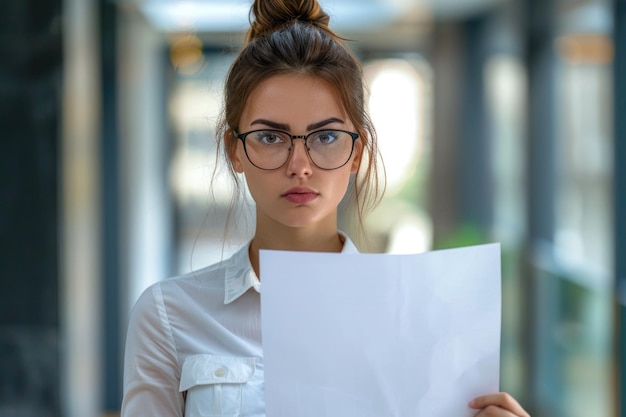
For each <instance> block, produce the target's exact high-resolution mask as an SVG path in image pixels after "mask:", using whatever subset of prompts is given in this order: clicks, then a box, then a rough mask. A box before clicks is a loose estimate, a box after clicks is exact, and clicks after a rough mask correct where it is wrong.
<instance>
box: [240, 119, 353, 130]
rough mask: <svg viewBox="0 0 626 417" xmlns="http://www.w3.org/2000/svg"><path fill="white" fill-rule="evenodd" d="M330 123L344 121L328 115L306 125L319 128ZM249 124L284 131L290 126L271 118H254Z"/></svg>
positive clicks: (308, 127)
mask: <svg viewBox="0 0 626 417" xmlns="http://www.w3.org/2000/svg"><path fill="white" fill-rule="evenodd" d="M331 123H342V124H343V123H345V122H344V121H343V120H341V119H339V118H337V117H330V118H328V119H325V120H322V121H320V122H316V123H312V124H310V125H308V126H307V127H306V129H307V130H309V131H310V130H315V129H319V128H320V127H324V126H326V125H329V124H331ZM250 125H251V126H252V125H265V126H269V127H271V128H272V129H279V130H285V131H289V128H290V126H289V125H288V124H285V123H277V122H273V121H271V120H267V119H256V120H254V121H253V122H252V123H250Z"/></svg>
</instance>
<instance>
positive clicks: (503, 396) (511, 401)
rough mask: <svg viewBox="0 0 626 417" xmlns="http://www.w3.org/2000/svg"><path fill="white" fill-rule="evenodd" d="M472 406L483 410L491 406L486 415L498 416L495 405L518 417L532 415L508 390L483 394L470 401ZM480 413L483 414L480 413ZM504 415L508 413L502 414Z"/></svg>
mask: <svg viewBox="0 0 626 417" xmlns="http://www.w3.org/2000/svg"><path fill="white" fill-rule="evenodd" d="M469 405H470V407H472V408H474V409H477V410H482V409H487V408H491V409H490V410H489V413H488V414H484V415H485V416H491V415H493V416H496V415H498V414H497V413H496V412H495V410H493V407H498V408H501V409H503V410H506V411H509V412H510V413H512V414H513V415H515V416H517V417H530V415H529V414H528V413H527V412H526V410H524V409H523V408H522V406H521V405H520V404H519V403H518V402H517V400H515V398H513V397H512V396H511V395H510V394H508V393H506V392H498V393H495V394H488V395H483V396H480V397H477V398H474V399H473V400H472V402H470V404H469ZM479 415H483V414H480V413H479ZM502 415H503V416H504V415H506V414H502Z"/></svg>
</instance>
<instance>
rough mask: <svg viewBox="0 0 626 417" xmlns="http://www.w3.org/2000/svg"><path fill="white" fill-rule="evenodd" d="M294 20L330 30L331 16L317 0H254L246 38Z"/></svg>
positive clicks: (252, 37) (248, 39)
mask: <svg viewBox="0 0 626 417" xmlns="http://www.w3.org/2000/svg"><path fill="white" fill-rule="evenodd" d="M294 20H299V21H302V22H309V23H311V24H314V25H316V26H319V27H320V28H322V29H324V30H327V31H330V29H329V28H328V22H329V20H330V17H329V16H328V14H326V12H325V11H324V10H323V9H322V7H321V6H320V4H319V3H318V1H317V0H254V3H253V4H252V7H251V8H250V29H249V30H248V35H247V37H246V39H247V41H248V42H249V41H250V40H252V39H254V38H255V37H257V36H259V35H261V34H263V33H266V32H271V31H272V30H275V29H277V28H279V27H281V26H284V25H285V24H286V23H288V22H291V21H294Z"/></svg>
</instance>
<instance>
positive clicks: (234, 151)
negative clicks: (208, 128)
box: [224, 130, 243, 173]
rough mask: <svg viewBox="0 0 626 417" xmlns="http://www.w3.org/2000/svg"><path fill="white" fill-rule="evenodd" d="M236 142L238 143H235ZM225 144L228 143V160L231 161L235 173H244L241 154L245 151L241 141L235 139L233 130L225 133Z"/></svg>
mask: <svg viewBox="0 0 626 417" xmlns="http://www.w3.org/2000/svg"><path fill="white" fill-rule="evenodd" d="M233 141H235V142H236V143H233ZM224 143H226V149H227V152H228V159H230V163H231V164H232V166H233V169H234V170H235V172H238V173H242V172H243V164H242V163H241V153H242V152H243V149H242V147H241V144H240V141H239V140H237V139H236V138H235V135H234V134H233V131H232V130H229V131H228V132H226V133H224Z"/></svg>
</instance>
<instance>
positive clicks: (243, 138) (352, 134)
mask: <svg viewBox="0 0 626 417" xmlns="http://www.w3.org/2000/svg"><path fill="white" fill-rule="evenodd" d="M257 132H279V133H283V134H285V135H287V136H288V137H289V139H291V146H290V147H289V154H288V155H287V159H285V162H283V163H282V164H281V165H280V166H277V167H276V168H262V167H260V166H258V165H257V164H255V163H254V162H252V159H250V155H248V148H247V147H246V138H247V137H248V135H250V134H252V133H257ZM320 132H342V133H347V134H348V135H350V137H351V138H352V147H351V148H350V155H348V158H346V161H345V162H344V163H343V164H341V165H339V166H338V167H335V168H322V167H321V166H319V165H317V164H316V163H315V161H313V158H311V154H310V153H309V147H308V146H306V142H307V139H308V138H309V137H310V136H311V135H314V134H316V133H320ZM233 135H235V137H236V138H237V139H239V140H241V142H242V143H243V150H244V152H245V153H246V157H247V158H248V161H250V163H251V164H252V165H254V166H255V167H257V168H259V169H262V170H264V171H274V170H276V169H279V168H282V167H283V166H285V164H286V163H287V162H288V161H289V158H290V157H291V154H292V152H293V141H294V139H302V140H303V141H304V145H305V146H304V150H305V151H306V155H307V157H308V158H309V161H311V163H312V164H313V165H315V166H316V167H317V168H319V169H322V170H324V171H334V170H335V169H339V168H341V167H342V166H344V165H346V164H347V163H348V161H350V158H352V154H353V153H354V143H355V142H356V140H357V139H358V138H359V134H358V133H355V132H350V131H348V130H342V129H319V130H315V131H313V132H310V133H308V134H306V135H292V134H291V133H289V132H285V131H284V130H280V129H255V130H250V131H249V132H244V133H237V131H236V130H233Z"/></svg>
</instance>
